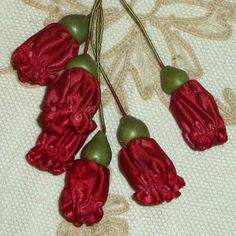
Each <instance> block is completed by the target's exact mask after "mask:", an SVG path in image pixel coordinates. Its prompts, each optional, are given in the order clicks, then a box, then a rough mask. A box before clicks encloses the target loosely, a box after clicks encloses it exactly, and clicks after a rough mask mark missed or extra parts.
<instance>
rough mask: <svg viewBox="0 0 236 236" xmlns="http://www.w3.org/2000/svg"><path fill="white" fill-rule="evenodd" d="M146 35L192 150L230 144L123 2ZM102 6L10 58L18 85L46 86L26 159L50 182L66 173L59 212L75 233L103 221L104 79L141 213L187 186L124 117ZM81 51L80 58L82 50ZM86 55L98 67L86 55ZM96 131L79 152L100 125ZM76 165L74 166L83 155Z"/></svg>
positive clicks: (209, 106) (192, 84)
mask: <svg viewBox="0 0 236 236" xmlns="http://www.w3.org/2000/svg"><path fill="white" fill-rule="evenodd" d="M120 2H121V3H122V4H123V6H124V7H125V8H126V10H127V11H128V13H129V14H130V15H131V17H132V18H133V19H134V21H135V22H136V23H137V25H138V26H139V28H140V29H141V31H142V32H143V34H144V36H145V38H146V39H147V43H148V45H149V46H150V48H151V49H152V50H153V52H154V55H155V56H156V59H157V63H159V65H160V67H161V74H160V79H161V85H162V88H163V91H164V92H166V93H168V94H171V102H170V111H171V112H172V113H173V115H174V117H175V118H176V121H177V123H178V124H179V126H180V128H181V129H182V131H183V137H184V139H185V141H186V142H187V143H188V144H189V146H190V147H191V148H192V149H194V150H205V149H208V148H210V147H212V146H214V145H218V144H223V143H224V142H226V141H227V133H226V128H225V125H224V121H223V119H222V117H221V116H220V114H219V110H218V108H217V105H216V102H215V100H214V98H213V96H212V95H211V94H210V93H209V92H207V91H206V90H205V89H204V88H203V87H202V86H201V85H200V84H199V83H198V82H197V81H196V80H189V77H188V75H187V73H186V72H185V71H183V70H181V69H179V68H174V67H172V66H165V65H164V63H163V62H162V61H161V59H160V57H159V55H158V53H157V52H156V50H155V48H154V46H153V44H152V42H151V40H150V38H149V36H148V34H147V32H146V30H145V28H144V27H143V25H142V23H141V21H140V20H139V18H138V17H137V16H136V14H135V13H134V11H133V10H132V8H131V7H130V6H129V5H128V4H127V3H126V1H124V0H120ZM103 24H104V18H103V9H102V0H96V1H95V3H94V5H93V8H92V10H91V13H90V14H89V15H88V16H85V15H68V16H65V17H63V18H62V19H61V20H60V21H59V22H58V23H53V24H50V25H48V26H46V27H45V28H44V29H42V30H41V31H39V32H38V33H36V34H35V35H33V36H32V37H31V38H29V39H28V40H27V41H26V42H24V43H23V44H22V45H21V46H20V47H19V48H17V49H16V50H15V52H14V53H13V55H12V65H13V67H14V68H15V69H16V70H17V73H18V76H19V79H20V80H21V81H22V82H26V83H30V84H39V85H47V89H46V93H45V96H44V99H43V103H42V112H41V114H40V119H41V121H42V124H43V125H42V132H41V134H40V135H39V137H38V139H37V141H36V145H35V146H34V147H33V148H32V149H31V150H30V151H29V152H28V154H27V155H26V159H27V161H28V162H29V163H30V164H31V165H32V166H34V167H36V168H38V169H40V170H43V171H48V172H51V173H52V174H54V175H58V174H62V173H63V172H66V176H65V186H64V189H63V190H62V193H61V196H60V200H59V208H60V212H61V214H62V215H63V216H64V217H65V218H66V219H67V220H68V221H70V222H72V223H73V224H74V225H75V226H78V227H80V226H81V225H83V224H94V223H97V222H99V221H100V220H101V219H102V216H103V206H104V204H105V203H106V200H107V197H108V191H109V180H110V170H109V168H108V166H109V164H110V162H111V157H112V151H111V147H110V144H109V141H108V139H107V136H106V125H105V119H104V116H103V107H102V102H101V88H100V79H101V74H102V77H103V78H104V80H105V81H106V83H107V85H108V87H109V89H110V91H111V93H112V94H113V96H114V99H115V101H116V103H117V105H118V107H119V109H120V112H121V115H122V117H121V119H120V123H119V126H118V129H117V138H118V141H119V143H120V145H121V150H120V152H119V156H118V161H119V166H120V169H121V172H122V173H123V174H124V176H125V177H126V178H127V180H128V182H129V183H130V185H131V186H132V187H133V189H134V191H135V193H134V199H135V200H136V201H137V202H138V203H140V204H142V205H154V204H161V203H163V202H165V201H167V202H169V201H171V200H173V199H174V198H177V197H179V196H180V194H181V193H180V189H181V188H182V187H183V186H184V185H185V181H184V179H183V178H182V177H180V176H179V175H178V174H177V171H176V168H175V166H174V164H173V162H172V160H171V159H170V158H169V157H168V156H167V154H166V153H165V152H164V150H163V149H162V148H161V147H160V145H159V144H158V143H157V142H156V141H155V140H154V139H152V138H151V137H150V133H149V130H148V127H147V126H146V124H144V123H143V122H142V121H141V120H139V119H137V118H135V117H133V116H131V115H129V114H126V112H125V110H124V108H123V106H122V104H121V102H120V100H119V98H118V96H117V94H116V92H115V91H114V89H113V87H112V85H111V83H110V81H109V79H108V77H107V75H106V73H105V71H104V69H103V67H102V65H101V64H100V57H101V45H102V38H103V37H102V36H103V26H104V25H103ZM82 44H85V46H84V51H83V52H81V51H80V50H79V49H80V45H82ZM89 47H91V49H92V51H93V56H94V58H95V60H94V59H93V58H92V57H91V56H90V55H89V54H88V49H89ZM97 112H99V117H100V123H101V129H100V130H99V131H98V132H97V133H96V134H95V135H94V137H93V138H92V139H91V141H90V142H88V143H87V144H86V145H85V146H84V147H83V145H84V143H85V141H86V139H87V137H88V136H89V135H90V133H91V132H93V131H94V130H95V129H96V127H97V124H96V123H95V121H94V120H93V116H94V115H95V114H96V113H97ZM82 147H83V149H82V150H81V153H80V159H77V160H75V156H76V154H77V153H78V152H79V151H80V149H81V148H82Z"/></svg>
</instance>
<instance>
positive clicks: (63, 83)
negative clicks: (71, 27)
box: [26, 68, 101, 174]
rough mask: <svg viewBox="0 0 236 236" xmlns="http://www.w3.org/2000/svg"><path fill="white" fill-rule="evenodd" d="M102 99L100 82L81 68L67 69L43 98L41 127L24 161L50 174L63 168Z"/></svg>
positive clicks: (90, 127)
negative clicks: (41, 129)
mask: <svg viewBox="0 0 236 236" xmlns="http://www.w3.org/2000/svg"><path fill="white" fill-rule="evenodd" d="M100 102H101V91H100V86H99V82H98V81H97V80H96V79H95V77H94V76H93V75H92V74H91V73H89V72H86V71H85V70H84V69H79V68H73V69H68V70H66V71H65V72H64V73H63V74H62V75H61V76H60V78H58V79H57V80H56V81H55V82H53V83H51V84H50V85H49V86H48V88H47V92H46V95H45V98H44V101H43V112H42V116H41V117H42V120H43V123H44V128H43V132H42V134H41V135H40V136H39V138H38V141H37V142H36V145H35V147H34V148H32V149H31V150H30V151H29V153H28V154H27V157H26V158H27V161H28V162H29V163H30V164H31V165H33V166H35V167H37V168H39V169H41V170H46V171H49V172H51V173H53V174H61V173H63V172H64V171H66V170H67V169H68V168H69V167H70V166H71V165H72V162H73V161H74V157H75V155H76V153H77V152H78V151H79V150H80V148H81V147H82V145H83V144H84V142H85V141H86V138H87V136H88V134H89V133H90V132H91V131H93V130H94V129H95V128H96V124H95V122H94V121H93V120H92V116H93V115H94V114H95V113H96V112H97V110H98V108H99V105H100Z"/></svg>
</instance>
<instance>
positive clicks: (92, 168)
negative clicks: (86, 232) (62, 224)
mask: <svg viewBox="0 0 236 236" xmlns="http://www.w3.org/2000/svg"><path fill="white" fill-rule="evenodd" d="M109 178H110V171H109V169H108V168H106V167H104V166H102V165H99V164H97V163H96V162H95V161H89V160H85V159H83V160H76V161H74V163H73V165H72V167H71V168H70V169H69V170H68V172H67V174H66V179H65V187H64V189H63V191H62V193H61V197H60V210H61V213H62V215H63V216H64V217H65V218H66V219H67V220H69V221H70V222H72V223H73V224H74V225H75V226H78V227H79V226H81V225H82V224H94V223H97V222H99V221H100V220H101V219H102V217H103V210H102V207H103V206H104V205H105V203H106V200H107V197H108V189H109Z"/></svg>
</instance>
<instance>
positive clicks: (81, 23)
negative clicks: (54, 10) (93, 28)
mask: <svg viewBox="0 0 236 236" xmlns="http://www.w3.org/2000/svg"><path fill="white" fill-rule="evenodd" d="M59 23H60V24H62V25H64V26H65V28H66V29H67V30H68V31H69V33H70V34H71V35H72V36H73V37H74V38H75V40H76V41H77V42H78V43H80V44H82V43H84V42H85V41H86V39H87V37H88V33H89V19H88V17H87V16H85V15H67V16H64V17H63V18H62V19H61V20H60V21H59Z"/></svg>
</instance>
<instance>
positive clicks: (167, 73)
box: [161, 66, 189, 94]
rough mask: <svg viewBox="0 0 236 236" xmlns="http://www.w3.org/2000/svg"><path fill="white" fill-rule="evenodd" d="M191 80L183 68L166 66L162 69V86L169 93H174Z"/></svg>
mask: <svg viewBox="0 0 236 236" xmlns="http://www.w3.org/2000/svg"><path fill="white" fill-rule="evenodd" d="M188 80H189V76H188V74H187V73H186V72H185V71H184V70H181V69H178V68H175V67H172V66H165V67H164V68H163V69H162V70H161V87H162V90H163V91H164V92H165V93H167V94H172V93H173V92H174V91H175V90H176V89H178V88H179V87H181V86H182V85H183V84H185V83H186V82H187V81H188Z"/></svg>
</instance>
